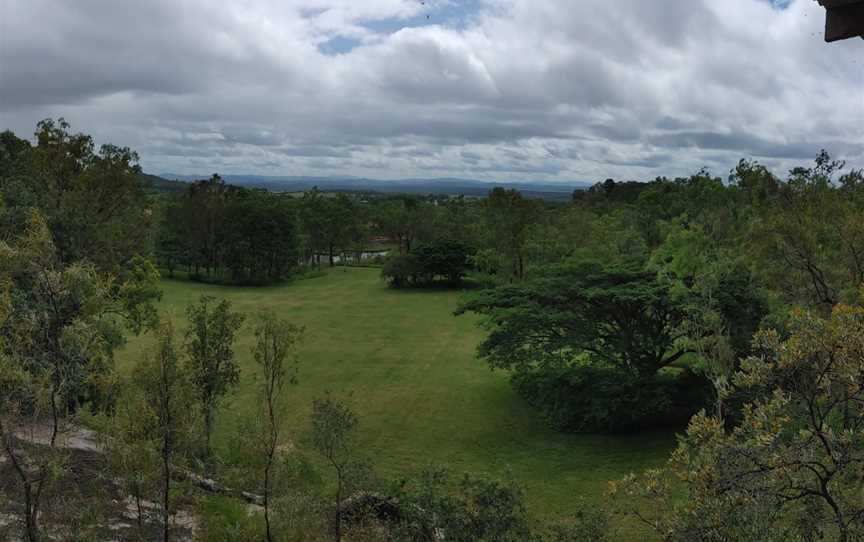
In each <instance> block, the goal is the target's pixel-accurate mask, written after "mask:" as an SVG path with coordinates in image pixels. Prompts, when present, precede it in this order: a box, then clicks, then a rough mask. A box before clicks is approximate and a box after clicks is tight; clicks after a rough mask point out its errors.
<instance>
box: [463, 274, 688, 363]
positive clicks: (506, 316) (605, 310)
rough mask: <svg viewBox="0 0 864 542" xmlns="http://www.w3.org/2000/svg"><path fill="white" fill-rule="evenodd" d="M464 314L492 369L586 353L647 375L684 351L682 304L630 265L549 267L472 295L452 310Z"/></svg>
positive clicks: (568, 358)
mask: <svg viewBox="0 0 864 542" xmlns="http://www.w3.org/2000/svg"><path fill="white" fill-rule="evenodd" d="M468 311H472V312H476V313H478V314H481V315H483V316H484V317H485V319H484V323H485V325H486V326H487V327H488V328H489V329H490V330H491V331H490V334H489V337H488V338H487V339H486V340H485V341H484V342H483V343H482V344H481V345H480V348H479V350H478V352H479V354H480V356H482V357H483V358H485V359H486V360H487V361H488V362H489V364H490V366H492V367H494V368H501V369H512V370H517V371H518V370H522V369H527V368H531V367H537V366H539V367H547V366H548V367H561V366H568V365H570V364H572V363H573V362H574V361H575V360H576V358H578V357H579V356H581V355H582V354H585V355H587V356H588V357H589V358H590V360H591V361H592V362H594V363H597V364H601V365H607V366H611V367H615V368H618V369H620V370H622V371H627V372H630V373H632V374H634V375H642V376H649V375H652V374H654V373H656V372H657V371H658V370H659V369H660V368H662V367H665V366H667V365H670V364H671V363H673V362H674V361H675V360H677V359H679V358H680V357H681V356H682V355H683V354H684V353H685V351H684V350H682V349H680V348H678V347H677V346H676V342H677V340H678V338H679V337H680V332H679V331H678V327H679V325H680V323H681V321H682V319H683V317H684V314H683V311H682V308H681V306H680V305H679V304H678V303H676V301H675V300H674V299H673V298H672V296H671V295H670V293H669V290H668V288H667V287H666V286H664V285H663V284H661V283H659V282H658V281H657V280H656V279H655V277H654V276H653V275H652V274H651V273H648V272H645V271H643V270H641V268H640V266H639V265H638V264H634V263H625V264H615V265H603V264H601V263H598V262H592V261H583V262H579V263H576V264H570V265H562V266H555V267H550V268H548V269H547V270H546V271H545V272H544V273H542V274H538V276H537V277H535V278H533V279H531V280H529V281H527V282H525V283H524V284H518V285H507V286H501V287H498V288H495V289H490V290H485V291H483V292H481V293H479V294H478V295H476V296H474V297H473V298H471V299H469V300H468V301H467V302H465V303H464V304H463V305H462V306H461V307H460V308H459V310H458V313H459V314H462V313H465V312H468Z"/></svg>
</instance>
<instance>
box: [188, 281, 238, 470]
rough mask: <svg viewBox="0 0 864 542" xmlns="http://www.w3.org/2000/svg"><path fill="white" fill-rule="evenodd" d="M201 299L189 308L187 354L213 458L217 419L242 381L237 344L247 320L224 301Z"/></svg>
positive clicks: (207, 452)
mask: <svg viewBox="0 0 864 542" xmlns="http://www.w3.org/2000/svg"><path fill="white" fill-rule="evenodd" d="M215 302H216V299H215V298H212V297H209V296H201V298H200V299H199V300H198V303H197V304H194V305H190V306H188V307H187V308H186V314H187V316H188V318H189V323H190V327H189V329H187V330H186V345H185V346H186V353H187V355H188V364H189V372H190V374H191V378H192V384H193V386H194V388H195V395H196V397H197V400H198V404H199V405H200V407H201V413H202V415H203V417H204V453H205V456H206V457H208V458H209V457H210V455H211V447H210V437H211V435H212V433H213V417H214V415H215V411H216V409H217V408H218V407H219V404H220V402H221V401H222V400H223V399H224V398H225V396H226V395H227V394H228V393H229V392H231V390H232V389H233V388H235V387H236V386H237V384H238V383H239V381H240V367H239V366H238V365H237V362H236V360H235V359H234V341H235V339H236V336H237V331H238V330H239V329H240V326H242V325H243V320H244V316H243V315H242V314H238V313H235V312H232V311H231V303H230V302H228V301H227V300H225V299H223V300H222V301H220V302H219V303H218V304H216V305H215V306H213V304H214V303H215Z"/></svg>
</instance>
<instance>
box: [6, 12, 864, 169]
mask: <svg viewBox="0 0 864 542" xmlns="http://www.w3.org/2000/svg"><path fill="white" fill-rule="evenodd" d="M824 19H825V15H824V10H823V9H822V8H820V7H819V6H818V4H817V3H816V2H815V1H814V0H792V1H791V2H789V1H785V0H773V1H769V0H614V1H613V0H426V1H425V2H422V1H420V0H231V1H224V2H221V1H213V0H137V1H131V0H130V1H125V0H0V129H5V128H8V129H12V130H13V131H15V132H16V133H18V134H19V135H21V136H30V135H31V134H32V132H33V129H34V127H35V124H36V122H37V121H38V120H40V119H42V118H46V117H58V116H63V117H65V118H66V119H67V120H69V121H70V122H71V123H72V127H73V129H74V130H76V131H83V132H86V133H90V134H93V135H94V136H95V137H96V139H97V142H100V143H101V142H112V143H115V144H120V145H127V146H130V147H132V148H134V149H136V150H137V151H138V152H139V154H140V155H141V162H142V166H143V167H144V169H145V171H148V172H151V173H163V172H175V173H183V174H209V173H213V172H220V173H223V174H232V173H233V174H237V173H254V174H262V175H316V176H319V175H356V176H370V177H378V178H398V177H439V176H450V177H456V176H458V177H471V178H479V179H497V180H586V181H596V180H602V179H605V178H606V177H614V178H617V179H636V180H648V179H651V178H653V177H655V176H657V175H667V176H676V175H684V174H689V173H692V172H694V171H695V170H697V169H699V168H700V167H702V166H707V167H708V168H710V169H711V170H712V171H713V172H715V173H716V174H718V175H723V176H725V175H726V174H727V173H728V171H729V169H730V168H731V167H732V166H733V165H734V164H735V163H736V162H737V161H738V160H739V159H740V158H742V157H753V158H756V159H758V160H759V161H761V162H762V163H765V164H767V165H769V166H770V167H772V168H775V169H776V170H778V171H779V172H783V171H785V170H787V169H788V168H789V167H791V166H792V165H798V164H802V163H806V162H809V161H810V160H811V159H812V157H813V156H815V154H816V152H817V151H818V150H819V149H820V148H823V147H824V148H826V149H828V150H829V151H830V152H831V153H832V154H835V155H837V156H839V157H842V158H846V159H847V160H848V161H849V162H850V163H851V164H852V165H855V166H857V167H861V166H864V40H858V39H856V40H848V41H845V42H840V43H834V44H825V43H824V42H823V41H822V30H823V25H824Z"/></svg>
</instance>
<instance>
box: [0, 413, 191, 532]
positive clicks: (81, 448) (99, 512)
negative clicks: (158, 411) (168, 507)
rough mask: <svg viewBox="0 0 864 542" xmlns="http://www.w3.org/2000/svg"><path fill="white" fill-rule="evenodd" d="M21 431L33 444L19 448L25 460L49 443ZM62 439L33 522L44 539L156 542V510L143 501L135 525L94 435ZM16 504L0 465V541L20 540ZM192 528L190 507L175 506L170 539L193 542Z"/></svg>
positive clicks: (15, 488)
mask: <svg viewBox="0 0 864 542" xmlns="http://www.w3.org/2000/svg"><path fill="white" fill-rule="evenodd" d="M22 431H23V433H21V434H19V436H20V437H24V439H25V441H29V442H36V443H37V444H35V445H34V444H30V443H29V442H28V443H22V445H21V448H20V449H21V450H22V452H23V455H24V456H25V458H26V455H27V453H28V451H33V450H35V448H34V446H39V445H40V444H39V443H47V442H49V440H50V432H47V431H44V430H43V429H41V428H39V427H28V428H25V429H23V430H22ZM31 439H32V440H31ZM62 439H63V440H62V441H61V440H58V445H59V446H60V447H61V448H62V449H64V451H65V458H64V468H63V469H61V470H60V472H61V474H60V475H59V477H58V478H57V479H56V480H53V481H52V482H51V484H50V485H49V486H47V487H46V488H45V490H44V491H45V493H44V497H43V503H44V504H43V507H42V513H41V515H40V517H39V522H40V524H41V526H42V529H43V531H44V533H45V535H47V536H46V539H50V540H88V541H93V542H102V541H105V542H108V541H118V542H125V541H130V542H132V541H143V540H156V539H158V538H159V533H161V525H160V522H159V513H158V507H157V506H156V505H155V504H154V503H151V502H143V503H142V507H141V509H142V511H143V513H142V514H141V517H140V521H139V514H138V507H137V505H136V504H135V503H134V502H133V501H132V500H131V499H129V498H128V497H127V495H125V494H124V493H123V492H122V491H121V490H120V489H119V488H118V487H117V485H116V484H115V482H114V481H113V479H112V478H111V476H110V474H109V472H108V468H107V465H106V463H105V459H104V457H103V456H102V455H101V453H100V452H99V451H98V450H100V447H99V443H98V439H97V438H96V435H95V434H94V433H93V432H92V431H88V430H86V429H80V428H78V429H74V430H70V431H67V432H65V434H64V436H63V437H62ZM4 459H5V457H4ZM22 500H23V499H22V489H21V486H20V482H19V479H18V478H17V475H16V473H15V471H14V469H13V468H12V465H11V463H10V462H9V461H5V460H2V461H0V541H3V540H10V541H11V540H20V539H22V534H23V530H22V524H21V518H22V515H21V512H22V510H21V502H22ZM187 504H188V503H187ZM198 526H199V521H198V518H197V517H196V516H195V515H194V513H193V512H192V511H191V507H189V506H181V508H180V511H179V513H178V514H177V515H176V516H175V518H174V521H173V529H174V531H175V534H174V539H176V540H193V539H194V536H195V533H196V531H197V530H198ZM4 531H5V533H4Z"/></svg>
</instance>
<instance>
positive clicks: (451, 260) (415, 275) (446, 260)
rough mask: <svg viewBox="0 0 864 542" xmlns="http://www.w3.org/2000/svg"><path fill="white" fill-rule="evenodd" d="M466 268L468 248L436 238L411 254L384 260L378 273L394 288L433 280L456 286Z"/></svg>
mask: <svg viewBox="0 0 864 542" xmlns="http://www.w3.org/2000/svg"><path fill="white" fill-rule="evenodd" d="M468 268H469V249H468V247H467V246H465V245H464V244H463V243H460V242H458V241H449V240H438V241H434V242H431V243H428V244H425V245H422V246H420V247H419V248H417V250H415V251H414V252H412V253H409V254H399V255H396V256H393V257H391V258H389V259H388V260H387V262H386V263H385V264H384V268H383V269H382V270H381V276H383V277H384V279H385V280H387V282H388V283H389V284H390V285H391V286H393V287H394V288H404V287H406V286H429V285H432V284H435V283H436V282H445V283H447V284H451V285H458V284H460V283H461V282H462V278H463V277H464V276H465V273H466V272H467V271H468Z"/></svg>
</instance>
